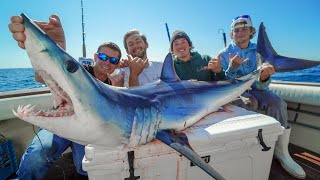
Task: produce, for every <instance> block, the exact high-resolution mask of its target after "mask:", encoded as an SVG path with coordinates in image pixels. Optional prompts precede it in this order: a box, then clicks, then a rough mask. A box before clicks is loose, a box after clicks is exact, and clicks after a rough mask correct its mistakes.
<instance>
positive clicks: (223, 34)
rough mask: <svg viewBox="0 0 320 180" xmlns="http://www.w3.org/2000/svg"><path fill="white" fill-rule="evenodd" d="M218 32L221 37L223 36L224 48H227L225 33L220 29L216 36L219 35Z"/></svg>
mask: <svg viewBox="0 0 320 180" xmlns="http://www.w3.org/2000/svg"><path fill="white" fill-rule="evenodd" d="M220 30H222V36H223V42H224V47H227V39H226V33H225V32H224V30H223V29H222V28H220V29H219V30H218V34H219V32H220Z"/></svg>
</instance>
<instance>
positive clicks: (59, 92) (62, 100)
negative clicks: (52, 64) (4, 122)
mask: <svg viewBox="0 0 320 180" xmlns="http://www.w3.org/2000/svg"><path fill="white" fill-rule="evenodd" d="M37 73H38V74H39V75H40V76H41V77H42V79H43V80H44V81H45V83H46V84H47V86H48V88H49V89H50V91H51V94H52V98H53V104H54V106H53V108H52V109H51V110H37V109H35V106H31V104H28V105H26V106H21V105H20V106H19V107H18V109H17V112H15V111H13V113H14V114H15V115H16V116H18V117H20V118H22V117H37V116H41V117H62V116H71V115H74V109H73V104H72V101H71V99H70V97H69V96H68V94H67V93H66V92H65V91H64V90H63V89H62V88H61V87H60V86H59V84H58V83H57V82H56V81H54V80H53V78H52V77H51V76H50V75H49V74H48V73H46V72H45V71H37Z"/></svg>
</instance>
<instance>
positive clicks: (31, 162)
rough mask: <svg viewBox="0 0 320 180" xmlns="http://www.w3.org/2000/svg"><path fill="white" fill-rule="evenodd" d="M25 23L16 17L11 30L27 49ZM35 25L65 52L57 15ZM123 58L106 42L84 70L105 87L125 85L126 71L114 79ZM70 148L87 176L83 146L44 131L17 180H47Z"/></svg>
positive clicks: (35, 141) (40, 80)
mask: <svg viewBox="0 0 320 180" xmlns="http://www.w3.org/2000/svg"><path fill="white" fill-rule="evenodd" d="M22 23H23V19H22V17H20V16H13V17H11V23H10V24H9V29H10V31H11V32H12V33H13V37H14V39H15V40H17V41H18V45H19V47H21V48H24V47H25V46H24V41H25V39H26V37H25V35H24V33H23V32H24V26H23V24H22ZM36 24H38V26H39V27H40V28H42V29H43V30H44V31H45V32H46V33H47V35H48V36H50V37H51V38H52V39H53V40H55V42H57V44H58V45H59V46H60V47H62V48H63V49H66V41H65V36H64V31H63V28H62V26H61V22H60V19H59V17H58V16H57V15H52V16H50V18H49V22H36ZM120 58H121V50H120V48H119V47H118V46H117V45H116V44H115V43H112V42H108V43H103V44H101V45H100V46H99V48H98V50H97V53H95V54H94V60H95V64H94V65H93V66H91V65H89V66H88V65H85V66H84V67H85V69H86V70H87V71H88V72H89V73H90V74H91V75H92V76H94V77H95V78H97V79H99V80H100V81H102V82H104V83H106V84H109V85H113V86H123V79H124V72H122V73H120V74H117V75H114V76H111V74H112V73H113V72H114V70H115V69H116V68H118V67H119V66H120V63H119V61H120ZM35 79H36V80H37V81H38V82H42V83H44V81H43V80H42V78H41V77H40V76H38V75H37V74H35ZM79 83H80V82H79ZM38 138H39V139H40V140H41V142H40V141H39V139H38ZM68 147H71V149H72V154H73V161H74V164H75V166H76V169H77V172H78V173H79V174H81V175H85V176H87V172H85V171H84V170H83V169H82V159H83V157H84V146H83V145H80V144H77V143H74V142H71V141H69V140H67V139H64V138H61V137H59V136H57V135H54V134H53V133H51V132H49V131H47V130H45V129H40V130H39V131H38V133H37V137H35V138H34V139H33V141H32V143H31V144H30V145H29V147H28V149H27V150H26V152H25V154H24V155H23V157H22V159H21V163H20V167H19V170H18V172H17V175H18V179H26V180H29V179H30V180H34V179H44V178H45V176H46V173H47V171H48V169H49V168H50V167H53V166H56V165H53V164H52V163H53V162H54V161H55V160H57V159H58V158H59V157H60V156H61V155H62V153H63V152H64V151H65V150H66V149H67V148H68ZM60 168H62V167H60Z"/></svg>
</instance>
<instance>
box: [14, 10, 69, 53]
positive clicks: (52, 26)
mask: <svg viewBox="0 0 320 180" xmlns="http://www.w3.org/2000/svg"><path fill="white" fill-rule="evenodd" d="M34 22H35V23H36V24H37V25H38V26H39V27H40V28H41V29H42V30H43V31H44V32H45V33H47V35H48V36H49V37H50V38H51V39H53V40H54V41H55V42H56V43H57V44H58V45H59V46H60V47H61V48H63V49H66V41H65V35H64V31H63V28H62V25H61V21H60V18H59V16H58V15H51V16H50V17H49V22H39V21H34ZM8 26H9V30H10V31H11V32H12V36H13V38H14V39H15V40H16V41H18V45H19V47H20V48H22V49H24V48H25V45H24V41H25V40H26V36H25V34H24V30H25V27H24V25H23V18H22V17H21V16H12V17H11V23H10V24H9V25H8Z"/></svg>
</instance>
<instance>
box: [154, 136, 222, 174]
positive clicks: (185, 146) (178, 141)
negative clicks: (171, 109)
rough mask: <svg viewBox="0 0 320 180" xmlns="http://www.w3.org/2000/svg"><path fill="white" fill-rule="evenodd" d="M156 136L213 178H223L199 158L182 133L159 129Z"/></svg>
mask: <svg viewBox="0 0 320 180" xmlns="http://www.w3.org/2000/svg"><path fill="white" fill-rule="evenodd" d="M156 138H157V139H159V140H160V141H162V142H163V143H165V144H167V145H168V146H170V147H171V148H173V149H174V150H176V151H178V152H179V153H181V154H182V155H183V156H185V157H186V158H188V159H189V160H190V161H191V162H193V163H194V164H195V165H197V166H198V167H200V168H201V169H202V170H204V171H205V172H207V173H208V174H209V175H210V176H212V177H213V178H215V179H218V180H220V179H224V178H223V177H222V176H221V175H220V174H219V173H218V172H216V171H215V170H214V169H213V168H212V167H211V166H210V165H209V164H207V163H206V162H205V161H204V160H203V159H201V157H200V156H199V155H198V154H197V153H196V152H195V151H194V150H193V149H192V148H191V146H190V144H189V142H188V138H187V136H186V135H185V134H184V133H176V132H174V131H170V130H161V131H158V133H157V135H156Z"/></svg>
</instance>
